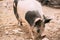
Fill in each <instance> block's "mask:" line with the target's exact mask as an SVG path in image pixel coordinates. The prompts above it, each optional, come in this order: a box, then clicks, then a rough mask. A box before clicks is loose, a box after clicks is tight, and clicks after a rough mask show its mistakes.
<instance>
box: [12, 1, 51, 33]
mask: <svg viewBox="0 0 60 40" xmlns="http://www.w3.org/2000/svg"><path fill="white" fill-rule="evenodd" d="M14 3H15V4H14V6H13V7H14V13H15V15H16V18H17V20H18V22H20V24H21V25H23V24H22V20H24V21H25V22H26V23H28V24H29V25H30V26H31V27H35V28H36V30H37V32H38V33H40V32H41V33H42V31H43V30H44V27H45V23H48V22H49V21H50V19H47V18H46V17H45V16H44V14H43V11H42V6H41V3H39V2H38V1H36V0H14Z"/></svg>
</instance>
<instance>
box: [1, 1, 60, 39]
mask: <svg viewBox="0 0 60 40" xmlns="http://www.w3.org/2000/svg"><path fill="white" fill-rule="evenodd" d="M42 9H43V12H44V15H45V16H46V17H47V18H50V19H52V20H51V21H50V22H49V23H46V24H45V29H44V32H43V35H46V37H44V38H42V39H41V38H38V37H37V38H36V39H34V40H60V9H59V8H58V9H57V8H52V7H48V6H42ZM27 27H30V26H28V25H27V24H26V23H24V22H23V26H18V21H17V19H16V17H15V15H14V12H13V0H0V40H33V39H32V38H31V37H32V36H31V33H30V31H29V29H28V28H27ZM34 35H37V33H36V34H35V33H34ZM34 37H36V36H34Z"/></svg>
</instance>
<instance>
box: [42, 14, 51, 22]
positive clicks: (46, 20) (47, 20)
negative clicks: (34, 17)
mask: <svg viewBox="0 0 60 40" xmlns="http://www.w3.org/2000/svg"><path fill="white" fill-rule="evenodd" d="M43 17H44V23H49V22H50V21H51V19H48V18H46V17H45V16H44V15H43Z"/></svg>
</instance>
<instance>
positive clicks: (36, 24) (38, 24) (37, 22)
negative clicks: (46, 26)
mask: <svg viewBox="0 0 60 40" xmlns="http://www.w3.org/2000/svg"><path fill="white" fill-rule="evenodd" d="M41 23H42V20H38V21H36V22H35V25H34V27H40V26H41Z"/></svg>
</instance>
